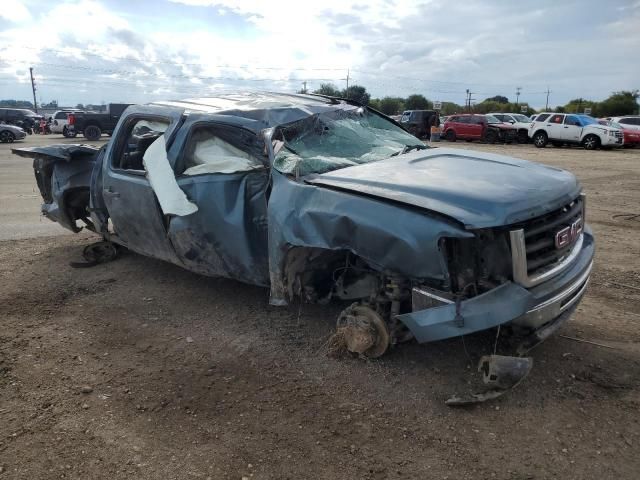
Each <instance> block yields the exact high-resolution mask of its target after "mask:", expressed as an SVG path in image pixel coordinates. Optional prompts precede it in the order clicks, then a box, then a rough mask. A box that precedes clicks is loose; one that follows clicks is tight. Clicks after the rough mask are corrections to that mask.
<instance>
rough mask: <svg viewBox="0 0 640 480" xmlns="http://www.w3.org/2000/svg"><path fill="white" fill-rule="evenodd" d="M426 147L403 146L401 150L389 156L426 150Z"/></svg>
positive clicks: (420, 145) (421, 145) (419, 145)
mask: <svg viewBox="0 0 640 480" xmlns="http://www.w3.org/2000/svg"><path fill="white" fill-rule="evenodd" d="M427 148H428V147H427V146H426V145H423V144H418V145H405V146H404V147H403V148H402V150H400V151H398V152H395V153H392V154H391V155H390V156H391V157H395V156H396V155H404V154H405V153H409V152H410V151H411V150H414V149H415V150H426V149H427Z"/></svg>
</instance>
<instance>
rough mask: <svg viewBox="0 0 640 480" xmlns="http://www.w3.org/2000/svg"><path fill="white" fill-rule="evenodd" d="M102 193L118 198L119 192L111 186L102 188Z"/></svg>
mask: <svg viewBox="0 0 640 480" xmlns="http://www.w3.org/2000/svg"><path fill="white" fill-rule="evenodd" d="M102 194H103V195H105V196H107V197H112V198H118V197H119V196H120V193H119V192H116V191H114V190H113V189H112V188H111V187H109V188H105V189H103V190H102Z"/></svg>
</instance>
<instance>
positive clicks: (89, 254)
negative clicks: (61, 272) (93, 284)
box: [69, 241, 118, 268]
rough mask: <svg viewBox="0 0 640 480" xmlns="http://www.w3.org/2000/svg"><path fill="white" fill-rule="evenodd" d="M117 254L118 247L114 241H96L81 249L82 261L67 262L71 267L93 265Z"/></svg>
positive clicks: (111, 258)
mask: <svg viewBox="0 0 640 480" xmlns="http://www.w3.org/2000/svg"><path fill="white" fill-rule="evenodd" d="M117 255H118V248H117V247H116V245H115V244H114V243H111V242H108V241H101V242H96V243H92V244H91V245H87V246H86V247H84V250H83V251H82V257H83V258H84V259H85V261H84V262H69V265H70V266H72V267H73V268H87V267H94V266H96V265H98V264H100V263H105V262H110V261H112V260H115V258H116V256H117Z"/></svg>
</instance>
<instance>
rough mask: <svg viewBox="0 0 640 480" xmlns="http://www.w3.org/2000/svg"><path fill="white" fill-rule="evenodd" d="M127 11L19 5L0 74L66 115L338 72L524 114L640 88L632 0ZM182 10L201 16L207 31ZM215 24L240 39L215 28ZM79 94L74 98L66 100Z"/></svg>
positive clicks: (361, 2)
mask: <svg viewBox="0 0 640 480" xmlns="http://www.w3.org/2000/svg"><path fill="white" fill-rule="evenodd" d="M5 1H14V0H3V1H2V3H3V6H4V2H5ZM139 1H140V2H148V4H146V3H145V5H152V6H153V7H152V8H151V9H149V10H148V12H149V15H148V16H145V15H141V14H140V11H143V10H144V9H143V8H142V7H141V6H140V3H138V2H131V5H129V6H127V5H123V3H122V2H115V1H112V0H81V1H74V2H71V1H70V0H69V1H65V0H58V1H52V2H48V3H46V4H43V7H42V8H39V9H38V11H37V14H36V11H35V10H33V11H32V12H31V13H32V16H29V17H25V16H24V15H25V12H26V15H29V11H28V10H24V5H22V4H19V5H20V6H21V7H22V8H23V10H24V11H23V12H22V13H21V14H20V13H18V14H17V16H16V18H18V17H20V15H22V17H20V18H22V20H19V22H22V23H17V22H18V20H12V22H13V23H12V24H11V26H10V28H7V29H5V30H4V31H0V43H4V44H10V45H11V48H8V49H5V50H0V75H2V74H4V75H12V76H13V77H14V78H17V79H19V81H20V82H27V81H28V67H29V66H30V65H34V66H35V68H36V74H37V77H38V78H37V79H38V82H39V85H40V90H39V92H40V94H42V95H45V98H44V99H45V100H48V99H50V98H56V97H58V99H60V100H61V101H62V100H63V99H65V98H68V99H69V101H72V102H73V103H77V102H86V101H91V102H96V101H100V100H106V101H109V100H128V101H148V100H152V99H155V98H158V95H163V96H167V95H168V94H167V92H173V94H172V95H170V96H172V97H185V96H189V95H191V94H193V93H194V92H195V93H206V92H209V91H213V90H215V89H220V88H224V89H235V88H242V89H276V90H280V89H282V90H294V89H299V88H300V86H301V83H302V81H303V80H307V82H308V86H309V87H311V88H316V87H317V86H318V85H319V84H320V83H322V82H325V81H332V82H333V83H335V84H337V85H338V86H341V87H342V86H344V80H343V79H344V78H345V76H346V73H347V69H350V72H351V73H350V78H351V79H352V81H355V82H357V83H361V84H363V85H365V86H366V87H367V88H368V89H369V90H370V91H371V92H372V93H373V94H374V96H384V95H408V94H411V93H423V94H426V95H427V96H428V97H430V98H434V99H435V98H438V99H441V100H453V101H458V102H462V101H463V99H464V91H465V89H466V88H471V89H472V90H473V91H474V92H478V93H477V98H479V99H481V98H482V97H483V95H485V94H486V96H489V95H495V94H504V95H507V96H509V97H512V96H513V92H514V90H515V87H516V86H523V95H522V97H521V100H522V99H525V101H528V102H530V103H532V104H533V105H539V104H540V101H542V100H543V99H544V96H542V95H541V94H540V93H536V92H542V91H543V90H545V89H546V86H547V85H550V87H551V89H552V91H553V92H554V94H553V95H552V101H555V102H558V103H561V102H564V101H566V100H568V98H566V97H571V96H573V97H575V96H585V97H586V96H593V97H596V98H602V97H604V96H606V95H608V93H609V92H610V91H612V90H619V89H629V88H636V87H637V78H639V77H640V72H639V71H638V70H639V67H638V62H630V61H629V59H630V58H635V55H636V53H637V51H638V50H639V49H640V44H639V43H640V33H639V32H640V30H639V29H637V27H636V25H637V24H638V23H637V22H638V21H639V20H640V19H639V17H638V15H640V12H639V10H638V8H637V6H638V4H639V3H638V1H640V0H637V1H636V0H634V1H635V3H633V4H630V3H629V2H622V1H620V2H619V4H620V5H621V7H620V9H619V8H610V9H599V12H600V15H599V16H598V17H594V16H593V15H591V14H590V13H589V12H590V11H591V10H590V8H589V5H598V2H601V0H584V1H580V0H566V1H564V2H555V1H554V0H526V1H525V0H522V1H521V2H500V3H497V2H496V3H493V2H483V1H478V0H467V1H465V2H450V1H444V0H424V1H421V0H356V1H355V2H353V1H349V0H324V1H321V2H304V3H303V2H299V0H298V1H294V0H281V1H277V2H265V1H264V0H244V1H237V0H171V1H172V3H173V5H171V7H172V12H175V11H176V5H182V7H181V8H180V11H181V13H180V15H179V16H178V17H177V18H169V16H168V15H166V14H164V10H163V8H166V6H167V5H168V4H162V3H160V2H159V1H158V2H153V3H152V2H151V0H139ZM612 1H613V2H615V1H616V0H612ZM16 4H18V3H17V2H16ZM190 5H191V6H195V5H198V6H201V7H207V8H209V12H210V15H211V18H214V19H215V18H217V19H218V20H219V22H220V23H219V25H209V24H208V23H205V22H204V20H202V19H201V18H198V17H197V15H201V14H202V10H201V9H195V8H190V7H189V6H190ZM623 7H624V10H622V8H623ZM14 10H15V9H14ZM5 11H6V9H5ZM13 15H14V16H15V15H16V14H15V12H14V13H13ZM172 15H174V14H172ZM27 20H28V21H27ZM227 22H229V23H228V24H229V25H232V26H234V27H235V26H236V24H238V25H239V28H238V29H234V28H217V27H220V25H224V24H226V23H227ZM70 25H72V27H70ZM178 25H179V26H180V28H178ZM36 38H39V39H46V41H43V42H37V41H33V39H36ZM46 48H50V49H53V50H46ZM5 52H9V53H5ZM123 58H126V60H123ZM60 65H69V66H71V67H72V68H66V69H64V68H62V67H60ZM65 83H67V84H70V85H73V86H74V88H73V89H69V88H68V86H65ZM76 86H78V88H75V87H76ZM80 86H82V89H83V90H86V92H85V93H84V94H83V95H82V98H77V95H79V92H80ZM15 91H16V92H22V91H24V90H23V87H22V86H18V87H16V89H15ZM15 95H19V94H18V93H16V94H15ZM20 95H22V94H20ZM527 95H528V96H527ZM536 95H537V96H536ZM23 96H24V95H23Z"/></svg>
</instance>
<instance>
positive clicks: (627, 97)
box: [299, 83, 640, 117]
mask: <svg viewBox="0 0 640 480" xmlns="http://www.w3.org/2000/svg"><path fill="white" fill-rule="evenodd" d="M299 93H307V92H305V91H300V92H299ZM313 93H317V94H320V95H329V96H331V97H342V98H348V99H351V100H355V101H356V102H359V103H361V104H363V105H369V106H370V107H372V108H375V109H376V110H378V111H380V112H382V113H384V114H386V115H399V114H400V113H402V112H403V111H404V110H431V109H433V101H431V100H429V99H428V98H426V97H425V96H424V95H421V94H413V95H409V96H408V97H383V98H371V95H370V94H369V92H367V89H366V88H365V87H363V86H361V85H351V86H349V87H348V88H345V89H343V90H340V89H338V87H336V86H335V85H334V84H332V83H323V84H321V85H320V88H318V89H317V90H314V91H313ZM639 96H640V94H639V92H638V90H631V91H626V90H625V91H621V92H613V93H612V94H611V95H610V96H609V97H608V98H606V99H604V100H602V101H601V102H595V101H592V100H585V99H583V98H577V99H574V100H571V101H570V102H568V103H566V104H565V105H559V106H557V107H555V108H550V109H549V110H550V111H554V112H558V113H565V112H566V113H584V111H585V108H591V115H592V116H594V117H612V116H617V115H634V114H637V113H638V110H639V108H640V107H639V106H638V97H639ZM523 106H524V107H526V112H523V113H524V114H525V115H533V114H534V113H536V110H535V109H533V108H531V107H530V106H529V105H527V104H524V103H519V104H518V103H514V102H510V101H509V99H508V98H507V97H505V96H502V95H496V96H494V97H490V98H487V99H485V100H483V101H482V102H479V103H476V104H473V105H472V106H471V111H472V112H474V113H489V112H511V113H520V112H521V109H522V107H523ZM542 110H544V109H542ZM542 110H540V111H542ZM467 111H469V108H468V107H466V106H464V105H458V104H457V103H454V102H442V109H441V111H440V113H441V114H442V115H451V114H453V113H462V112H467Z"/></svg>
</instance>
